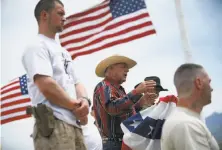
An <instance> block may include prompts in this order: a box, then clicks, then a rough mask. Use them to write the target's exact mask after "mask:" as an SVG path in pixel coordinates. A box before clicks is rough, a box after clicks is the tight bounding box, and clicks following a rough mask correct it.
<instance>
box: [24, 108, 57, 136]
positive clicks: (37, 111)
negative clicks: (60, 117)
mask: <svg viewBox="0 0 222 150" xmlns="http://www.w3.org/2000/svg"><path fill="white" fill-rule="evenodd" d="M26 113H27V114H32V115H33V116H34V117H35V119H36V126H37V128H38V130H39V132H40V134H41V135H42V136H44V137H49V136H50V135H51V134H52V132H53V130H54V128H55V117H54V115H53V110H52V109H51V108H50V107H47V106H46V105H45V104H38V105H37V107H31V106H30V107H28V108H27V109H26Z"/></svg>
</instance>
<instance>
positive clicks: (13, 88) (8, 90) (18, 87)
mask: <svg viewBox="0 0 222 150" xmlns="http://www.w3.org/2000/svg"><path fill="white" fill-rule="evenodd" d="M18 89H20V86H14V87H12V88H9V89H7V90H4V91H3V92H1V94H5V93H7V92H10V91H13V90H18Z"/></svg>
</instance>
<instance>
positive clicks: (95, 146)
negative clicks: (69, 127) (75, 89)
mask: <svg viewBox="0 0 222 150" xmlns="http://www.w3.org/2000/svg"><path fill="white" fill-rule="evenodd" d="M94 121H95V119H94V118H93V117H92V116H91V114H89V115H88V124H87V125H85V126H82V129H83V136H84V139H85V144H86V147H87V150H102V149H103V143H102V138H101V136H100V134H99V131H98V129H97V127H96V125H95V124H94Z"/></svg>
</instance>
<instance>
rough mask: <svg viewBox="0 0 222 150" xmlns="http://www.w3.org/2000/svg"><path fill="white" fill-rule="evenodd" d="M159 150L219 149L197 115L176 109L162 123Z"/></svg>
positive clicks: (180, 108) (179, 108) (182, 109)
mask: <svg viewBox="0 0 222 150" xmlns="http://www.w3.org/2000/svg"><path fill="white" fill-rule="evenodd" d="M161 149H162V150H219V147H218V144H217V142H216V140H215V139H214V137H213V136H212V134H211V133H210V131H209V130H208V129H207V127H206V125H205V124H204V123H203V121H202V120H201V117H200V115H199V114H197V113H195V112H193V111H191V110H188V109H186V108H182V107H177V108H176V109H175V111H174V112H172V113H171V115H170V116H169V118H168V119H167V120H166V122H165V123H164V126H163V130H162V137H161Z"/></svg>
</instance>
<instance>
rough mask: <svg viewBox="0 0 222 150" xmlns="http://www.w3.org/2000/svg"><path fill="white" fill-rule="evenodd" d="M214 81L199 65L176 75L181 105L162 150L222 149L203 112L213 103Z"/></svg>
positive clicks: (168, 123) (167, 124)
mask: <svg viewBox="0 0 222 150" xmlns="http://www.w3.org/2000/svg"><path fill="white" fill-rule="evenodd" d="M210 82H211V79H210V78H209V76H208V74H207V72H206V71H205V69H204V68H203V67H202V66H201V65H198V64H189V63H188V64H183V65H181V66H180V67H179V68H178V69H177V70H176V72H175V75H174V85H175V87H176V90H177V93H178V98H179V102H178V104H177V106H178V107H177V108H176V109H175V111H173V112H172V113H171V114H170V116H169V118H167V119H166V121H165V123H164V125H163V129H162V136H161V149H162V150H219V147H218V144H217V142H216V140H215V138H214V137H213V135H212V134H211V133H210V131H209V130H208V128H207V127H206V125H205V123H204V122H203V121H202V120H201V116H200V113H201V111H202V109H203V107H204V106H206V105H208V104H210V103H211V92H212V91H213V89H212V88H211V86H210Z"/></svg>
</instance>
